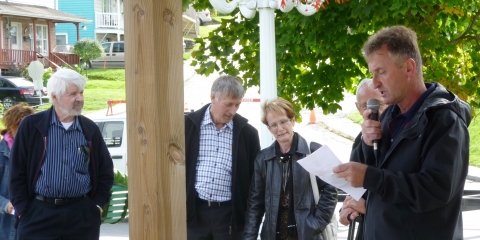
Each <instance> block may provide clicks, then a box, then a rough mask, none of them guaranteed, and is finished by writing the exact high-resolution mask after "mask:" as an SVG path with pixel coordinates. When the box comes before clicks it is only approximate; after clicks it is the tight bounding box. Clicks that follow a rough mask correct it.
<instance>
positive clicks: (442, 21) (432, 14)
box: [184, 0, 480, 113]
mask: <svg viewBox="0 0 480 240" xmlns="http://www.w3.org/2000/svg"><path fill="white" fill-rule="evenodd" d="M184 2H186V0H184ZM338 2H340V1H338ZM194 7H195V8H196V9H204V8H211V5H210V4H209V2H208V0H197V2H195V4H194ZM275 13H276V17H275V30H276V32H275V38H276V54H277V59H276V61H277V92H278V95H279V96H282V97H284V98H286V99H289V100H291V101H293V102H294V103H295V105H296V106H297V108H298V109H300V108H303V107H306V108H309V109H311V108H313V107H315V106H318V107H321V108H322V109H323V111H324V112H325V113H328V112H331V113H334V112H336V111H337V110H338V109H340V105H338V102H339V101H341V100H342V99H343V91H344V90H347V91H350V92H354V91H355V89H356V84H357V83H358V82H359V81H360V80H361V79H363V78H365V77H371V74H370V73H369V72H368V69H367V64H366V62H365V60H364V58H363V56H362V54H361V48H362V46H363V44H364V42H365V41H366V40H367V38H368V37H369V36H370V35H372V34H373V33H374V32H376V31H378V30H379V29H381V28H383V27H386V26H393V25H405V26H407V27H409V28H411V29H413V30H414V31H416V32H417V37H418V42H419V45H420V51H421V53H422V58H423V64H424V67H423V73H424V79H425V81H435V82H440V83H441V84H443V85H444V86H446V87H447V88H448V89H449V90H451V91H453V92H454V93H456V94H457V95H458V96H459V97H460V98H462V99H463V100H466V101H467V102H469V103H470V105H471V106H472V107H474V108H478V107H479V106H480V98H479V96H480V88H479V79H480V20H479V19H480V2H479V1H478V0H443V1H440V0H418V1H413V0H389V1H387V0H362V1H359V0H351V1H348V2H344V3H342V4H339V3H336V2H334V1H330V4H324V8H321V9H320V11H319V12H317V13H315V14H314V15H312V16H309V17H306V16H303V15H301V14H300V13H298V11H297V10H296V9H293V10H292V11H291V12H288V13H282V12H281V11H279V10H277V11H276V12H275ZM258 15H259V14H258V12H257V14H256V16H255V17H254V18H253V19H251V20H248V19H244V18H243V16H241V14H240V13H239V11H238V8H237V9H236V10H235V11H234V12H233V13H232V16H234V17H232V18H231V19H230V20H222V23H221V25H220V26H219V27H218V28H217V29H216V30H215V31H213V32H211V33H210V35H209V36H208V38H206V39H196V43H198V44H199V46H200V48H199V49H198V50H197V51H195V52H193V53H192V57H193V58H194V61H193V62H192V65H193V66H197V67H198V68H197V69H196V71H197V72H198V73H200V74H204V75H209V74H211V73H212V72H214V71H218V72H220V73H224V74H231V75H235V76H238V77H239V78H240V79H241V80H242V81H243V82H244V85H245V86H247V87H248V86H254V85H259V83H260V74H259V69H260V54H259V53H260V52H259V50H260V49H259V42H260V41H259V40H260V39H259V17H258ZM239 19H240V21H239ZM236 43H238V44H239V45H241V47H240V48H234V47H233V46H234V45H235V44H236Z"/></svg>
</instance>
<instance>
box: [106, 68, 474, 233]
mask: <svg viewBox="0 0 480 240" xmlns="http://www.w3.org/2000/svg"><path fill="white" fill-rule="evenodd" d="M186 77H188V79H187V80H186V81H185V106H186V108H188V109H194V110H196V109H198V108H200V107H201V106H203V104H206V103H208V102H209V101H210V99H209V95H210V94H209V93H210V87H211V84H212V82H213V81H214V80H215V78H216V77H218V75H217V74H212V75H211V76H209V77H203V76H199V75H193V76H186ZM245 97H246V98H258V97H259V95H258V88H252V89H249V90H248V91H247V93H246V95H245ZM346 99H347V100H346V101H345V102H344V103H342V105H344V106H343V107H344V110H345V112H351V111H354V109H355V108H354V104H353V103H354V101H355V100H354V98H352V96H348V97H347V98H346ZM352 101H353V102H352ZM259 106H260V104H259V103H251V102H244V103H242V104H241V107H240V110H239V111H238V113H239V114H241V115H242V116H244V117H246V118H248V119H249V122H250V123H251V124H252V125H253V126H255V127H256V128H257V129H259V131H260V127H261V125H262V124H261V122H260V107H259ZM309 113H310V111H308V110H304V111H301V114H302V117H303V120H304V121H303V122H302V123H296V125H295V131H296V132H298V133H299V134H300V135H302V136H303V137H305V138H306V139H309V140H310V141H316V142H319V143H321V144H327V145H328V146H329V147H330V148H331V149H332V151H333V152H334V153H335V154H336V155H337V156H338V157H339V158H340V160H341V161H343V162H347V161H348V159H349V156H350V148H351V145H352V141H351V140H348V139H346V138H344V137H341V136H338V135H336V134H334V133H332V132H330V131H328V130H326V129H324V128H322V127H320V126H319V125H317V124H308V120H309ZM316 115H317V118H320V119H322V120H333V121H338V116H341V115H342V113H339V114H337V115H329V116H323V115H322V114H321V111H320V110H317V111H316ZM466 188H469V189H480V183H478V182H472V181H467V183H466ZM340 206H341V203H339V204H338V205H337V211H336V212H338V208H340ZM479 216H480V210H476V211H466V212H463V224H464V237H465V239H480V224H478V222H477V221H478V217H479ZM347 231H348V228H347V227H345V226H341V225H339V229H338V233H339V235H338V239H339V240H343V239H347ZM128 232H129V231H128V221H125V222H123V223H119V224H113V225H112V224H103V225H102V226H101V237H100V239H101V240H124V239H129V238H128Z"/></svg>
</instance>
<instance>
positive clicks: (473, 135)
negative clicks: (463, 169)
mask: <svg viewBox="0 0 480 240" xmlns="http://www.w3.org/2000/svg"><path fill="white" fill-rule="evenodd" d="M347 117H348V118H349V119H351V120H352V121H354V122H356V123H358V124H360V123H361V122H362V119H363V118H362V116H361V115H360V114H359V113H358V112H355V113H352V114H350V115H348V116H347ZM468 130H469V132H470V165H471V166H476V167H480V119H479V117H476V118H474V119H473V121H472V123H470V126H469V127H468Z"/></svg>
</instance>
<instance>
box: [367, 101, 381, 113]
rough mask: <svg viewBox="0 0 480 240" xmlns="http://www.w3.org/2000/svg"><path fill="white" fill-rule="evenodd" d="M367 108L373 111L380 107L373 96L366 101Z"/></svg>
mask: <svg viewBox="0 0 480 240" xmlns="http://www.w3.org/2000/svg"><path fill="white" fill-rule="evenodd" d="M367 108H368V109H372V110H373V112H378V109H379V108H380V102H379V101H378V100H377V99H375V98H370V99H368V101H367Z"/></svg>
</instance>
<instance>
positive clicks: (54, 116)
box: [50, 109, 83, 132]
mask: <svg viewBox="0 0 480 240" xmlns="http://www.w3.org/2000/svg"><path fill="white" fill-rule="evenodd" d="M50 125H56V126H60V127H62V128H63V124H62V122H60V120H58V117H57V113H56V112H55V109H54V110H53V111H52V120H51V121H50ZM70 127H71V128H72V129H78V130H79V131H80V132H83V131H82V128H81V127H80V123H79V122H78V117H75V120H73V124H72V126H70Z"/></svg>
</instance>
